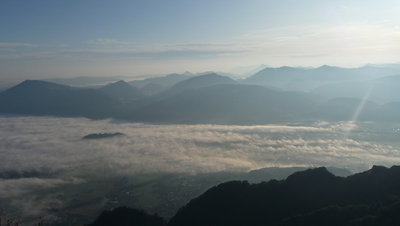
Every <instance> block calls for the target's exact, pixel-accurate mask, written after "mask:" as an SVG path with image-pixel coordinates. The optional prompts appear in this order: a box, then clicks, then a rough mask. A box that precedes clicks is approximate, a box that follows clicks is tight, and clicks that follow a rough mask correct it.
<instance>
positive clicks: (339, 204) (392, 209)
mask: <svg viewBox="0 0 400 226" xmlns="http://www.w3.org/2000/svg"><path fill="white" fill-rule="evenodd" d="M117 210H118V209H117ZM131 211H133V212H136V210H132V209H131ZM119 212H120V211H114V212H106V213H108V215H107V220H112V219H113V220H114V222H118V223H119V224H118V225H128V224H123V223H122V222H125V221H127V222H128V221H129V222H131V223H130V224H129V225H154V226H157V225H162V224H159V223H160V222H162V221H159V222H158V223H152V221H151V220H150V219H149V221H143V218H141V217H138V218H137V221H136V217H135V216H136V215H135V214H132V215H131V214H126V215H123V216H122V215H121V214H120V213H119ZM103 215H104V214H103ZM103 215H102V216H103ZM133 218H135V219H133ZM146 219H147V218H146ZM108 222H109V221H108ZM133 222H135V223H133ZM92 225H93V226H96V225H104V224H102V217H101V216H100V217H99V218H98V219H97V220H96V221H95V222H94V223H93V224H92ZM110 225H111V224H110ZM167 225H168V226H188V225H190V226H197V225H198V226H200V225H202V226H208V225H210V226H211V225H213V226H226V225H230V226H232V225H233V226H249V225H280V226H281V225H285V226H288V225H400V166H393V167H391V168H385V167H381V166H374V167H373V168H372V169H370V170H368V171H365V172H362V173H358V174H355V175H352V176H348V177H346V178H343V177H337V176H334V175H333V174H331V173H330V172H329V171H328V170H327V169H326V168H324V167H321V168H315V169H309V170H306V171H301V172H297V173H294V174H292V175H291V176H289V177H288V178H287V179H286V180H281V181H277V180H271V181H269V182H262V183H259V184H250V183H248V182H247V181H231V182H227V183H223V184H220V185H218V186H215V187H213V188H211V189H209V190H208V191H206V192H205V193H204V194H202V195H200V196H199V197H197V198H195V199H193V200H192V201H190V202H189V203H188V204H187V205H186V206H184V207H182V208H181V209H180V210H179V211H178V212H177V214H176V215H175V216H174V217H173V218H172V219H171V220H170V221H169V223H168V224H167Z"/></svg>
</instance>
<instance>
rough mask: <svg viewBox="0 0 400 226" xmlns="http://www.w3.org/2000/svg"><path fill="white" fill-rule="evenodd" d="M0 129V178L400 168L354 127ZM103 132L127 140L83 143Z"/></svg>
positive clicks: (52, 124)
mask: <svg viewBox="0 0 400 226" xmlns="http://www.w3.org/2000/svg"><path fill="white" fill-rule="evenodd" d="M0 121H1V122H0V127H1V128H0V150H1V151H0V157H1V159H2V160H3V161H2V164H1V166H0V170H1V171H12V170H17V171H43V170H46V171H54V172H60V171H65V170H67V171H78V172H77V173H78V175H79V174H80V173H79V169H85V170H89V171H92V170H93V171H96V170H106V171H111V172H130V173H140V172H186V173H196V172H215V171H222V170H243V171H245V170H251V169H256V168H261V167H268V166H320V165H329V166H338V167H345V168H353V169H358V168H366V167H369V166H371V165H372V164H384V165H391V164H395V163H396V162H398V160H400V154H399V153H398V150H397V149H396V148H394V147H392V146H388V145H383V144H376V143H372V142H368V141H363V140H362V138H361V139H357V140H355V139H351V138H350V137H349V134H351V133H349V131H348V130H349V129H353V130H354V125H350V126H349V124H338V123H336V124H329V123H318V124H315V125H312V126H287V125H266V126H224V125H147V124H138V123H118V122H112V121H108V120H103V121H92V120H88V119H70V118H46V117H15V118H14V117H5V118H0ZM104 132H121V133H124V134H125V136H121V137H113V138H106V139H97V140H84V139H81V138H82V137H83V136H85V135H87V134H91V133H104ZM361 132H362V131H361ZM358 133H360V131H358ZM365 134H366V135H365V136H368V134H367V133H365Z"/></svg>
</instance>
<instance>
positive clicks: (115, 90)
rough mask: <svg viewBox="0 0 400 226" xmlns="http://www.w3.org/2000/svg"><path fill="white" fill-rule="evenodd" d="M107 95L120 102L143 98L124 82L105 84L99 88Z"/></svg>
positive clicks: (135, 89)
mask: <svg viewBox="0 0 400 226" xmlns="http://www.w3.org/2000/svg"><path fill="white" fill-rule="evenodd" d="M100 90H101V91H102V92H104V93H106V94H107V95H109V96H111V97H113V98H115V99H118V100H120V101H131V100H135V99H139V98H142V97H143V94H142V92H141V91H140V90H139V89H138V88H136V87H133V86H131V85H130V84H129V83H127V82H125V81H122V80H121V81H118V82H114V83H110V84H107V85H105V86H103V87H101V88H100Z"/></svg>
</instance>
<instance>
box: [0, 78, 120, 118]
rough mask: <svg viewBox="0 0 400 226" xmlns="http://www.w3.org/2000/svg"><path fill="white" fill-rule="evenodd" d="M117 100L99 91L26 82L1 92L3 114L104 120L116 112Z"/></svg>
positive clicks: (0, 99)
mask: <svg viewBox="0 0 400 226" xmlns="http://www.w3.org/2000/svg"><path fill="white" fill-rule="evenodd" d="M117 109H118V101H117V100H115V99H114V98H112V97H110V96H108V95H106V94H105V93H103V92H101V91H100V90H95V89H84V88H73V87H69V86H65V85H59V84H55V83H50V82H45V81H39V80H26V81H24V82H22V83H20V84H18V85H17V86H14V87H12V88H10V89H8V90H6V91H4V92H1V93H0V112H1V113H3V114H22V115H54V116H82V117H89V118H104V117H109V116H110V115H113V114H118V113H117Z"/></svg>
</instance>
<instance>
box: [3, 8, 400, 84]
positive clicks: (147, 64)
mask: <svg viewBox="0 0 400 226" xmlns="http://www.w3.org/2000/svg"><path fill="white" fill-rule="evenodd" d="M398 12H400V2H399V1H397V0H385V1H376V0H335V1H332V0H280V1H272V0H247V1H244V0H243V1H239V0H218V1H216V0H202V1H198V0H169V1H166V0H146V1H138V0H112V1H111V0H69V1H61V0H35V1H25V0H1V1H0V28H1V29H0V68H1V70H0V80H7V79H37V78H54V77H75V76H115V75H125V76H142V75H152V74H167V73H174V72H177V73H182V72H185V71H191V72H203V71H225V72H237V71H238V68H243V67H248V66H257V65H260V64H266V65H270V66H283V65H288V66H320V65H324V64H329V65H335V66H344V67H356V66H360V65H364V64H368V63H398V62H400V57H399V55H400V54H399V53H400V14H399V13H398Z"/></svg>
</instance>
